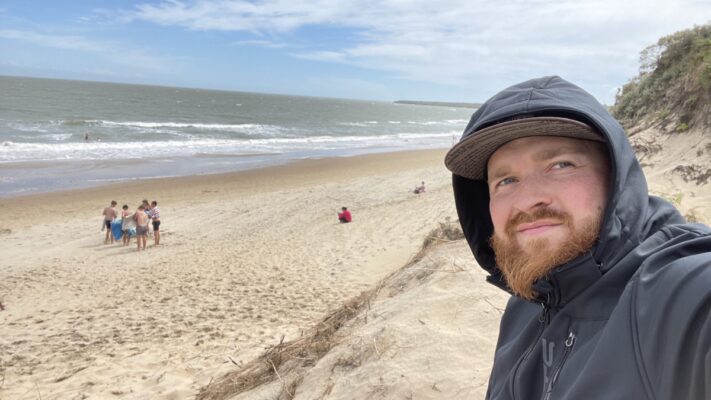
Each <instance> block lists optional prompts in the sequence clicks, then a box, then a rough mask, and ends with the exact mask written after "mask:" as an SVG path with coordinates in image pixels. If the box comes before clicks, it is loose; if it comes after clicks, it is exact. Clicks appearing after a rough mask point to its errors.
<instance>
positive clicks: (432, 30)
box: [0, 0, 711, 105]
mask: <svg viewBox="0 0 711 400" xmlns="http://www.w3.org/2000/svg"><path fill="white" fill-rule="evenodd" d="M707 23H711V0H687V1H681V0H679V1H675V0H663V1H660V0H648V1H642V0H626V1H621V0H595V1H590V0H578V1H567V0H513V1H504V0H501V1H491V0H489V1H484V0H448V1H424V0H361V1H346V0H314V1H310V0H252V1H246V0H192V1H187V0H164V1H146V0H142V1H99V0H72V1H57V0H42V1H40V0H37V1H34V0H3V1H2V2H0V75H14V76H33V77H47V78H61V79H78V80H93V81H108V82H123V83H138V84H151V85H163V86H180V87H195V88H207V89H220V90H234V91H247V92H262V93H277V94H290V95H304V96H321V97H337V98H351V99H364V100H384V101H391V100H401V99H407V100H430V101H453V102H483V101H485V100H486V99H487V98H489V97H491V96H492V95H494V94H495V93H497V92H498V91H500V90H502V89H504V88H506V87H508V86H510V85H512V84H515V83H518V82H521V81H524V80H527V79H530V78H535V77H540V76H546V75H559V76H562V77H563V78H565V79H567V80H570V81H572V82H574V83H576V84H577V85H579V86H581V87H583V88H584V89H586V90H587V91H589V92H590V93H592V94H593V95H594V96H595V97H596V98H597V99H598V100H599V101H601V102H603V103H604V104H609V105H611V104H613V103H614V98H615V93H616V92H617V89H618V88H619V87H621V86H622V85H623V84H625V83H626V82H627V81H629V80H630V79H632V78H633V77H634V76H636V75H637V73H638V71H639V54H640V52H641V51H642V50H643V49H644V48H645V47H647V46H649V45H652V44H655V43H656V42H657V41H658V40H659V38H661V37H663V36H666V35H669V34H671V33H674V32H676V31H679V30H683V29H688V28H692V27H693V26H694V25H701V24H707Z"/></svg>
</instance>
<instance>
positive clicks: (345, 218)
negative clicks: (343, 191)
mask: <svg viewBox="0 0 711 400" xmlns="http://www.w3.org/2000/svg"><path fill="white" fill-rule="evenodd" d="M352 219H353V217H351V212H350V211H348V208H347V207H341V212H339V213H338V220H339V221H340V222H341V223H342V224H347V223H349V222H351V220H352Z"/></svg>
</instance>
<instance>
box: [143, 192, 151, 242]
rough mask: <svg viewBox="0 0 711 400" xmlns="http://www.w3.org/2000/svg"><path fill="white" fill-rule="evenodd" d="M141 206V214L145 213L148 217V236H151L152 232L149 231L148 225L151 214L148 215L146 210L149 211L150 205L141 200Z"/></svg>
mask: <svg viewBox="0 0 711 400" xmlns="http://www.w3.org/2000/svg"><path fill="white" fill-rule="evenodd" d="M141 205H142V206H143V212H145V213H146V215H147V216H148V222H149V223H148V235H150V234H152V233H153V232H152V231H151V224H150V222H151V221H150V219H151V214H149V212H148V210H150V209H151V204H150V203H149V202H148V200H147V199H143V200H141Z"/></svg>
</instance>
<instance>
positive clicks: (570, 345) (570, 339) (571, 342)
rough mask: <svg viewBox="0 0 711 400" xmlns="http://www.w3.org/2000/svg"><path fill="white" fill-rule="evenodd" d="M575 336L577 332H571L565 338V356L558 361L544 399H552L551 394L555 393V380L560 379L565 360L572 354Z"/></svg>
mask: <svg viewBox="0 0 711 400" xmlns="http://www.w3.org/2000/svg"><path fill="white" fill-rule="evenodd" d="M575 338H576V336H575V334H574V333H573V332H570V333H569V334H568V338H567V339H565V350H563V356H562V358H561V359H560V362H559V363H558V366H557V367H556V369H555V372H554V373H553V377H552V378H551V381H550V382H548V388H547V389H546V395H545V396H544V397H543V400H550V398H551V394H552V393H553V385H555V382H556V381H557V380H558V376H559V375H560V371H561V370H562V369H563V364H565V360H566V359H567V358H568V354H570V351H571V350H573V345H574V344H575Z"/></svg>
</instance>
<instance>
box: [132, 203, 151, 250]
mask: <svg viewBox="0 0 711 400" xmlns="http://www.w3.org/2000/svg"><path fill="white" fill-rule="evenodd" d="M133 219H134V221H136V245H137V246H138V251H141V247H143V250H145V249H146V240H147V237H148V214H146V207H144V206H143V204H141V205H140V206H138V210H137V211H136V212H135V213H133Z"/></svg>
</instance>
